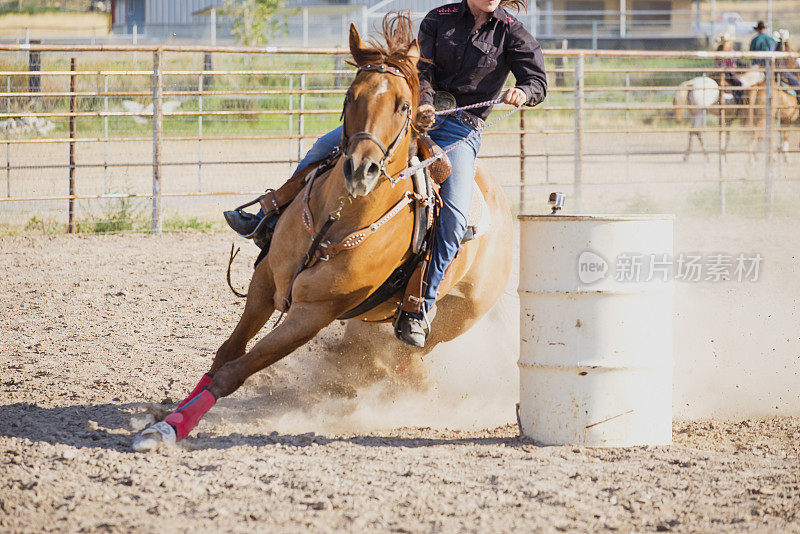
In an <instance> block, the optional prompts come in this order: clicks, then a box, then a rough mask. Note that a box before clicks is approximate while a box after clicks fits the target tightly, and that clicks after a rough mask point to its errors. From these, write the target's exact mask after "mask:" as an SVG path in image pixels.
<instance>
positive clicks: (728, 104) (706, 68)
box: [0, 45, 800, 233]
mask: <svg viewBox="0 0 800 534" xmlns="http://www.w3.org/2000/svg"><path fill="white" fill-rule="evenodd" d="M348 55H349V54H348V52H347V51H346V50H344V49H324V48H275V47H266V48H252V47H204V46H136V47H133V46H122V45H97V46H91V45H82V46H57V45H0V150H3V149H5V150H3V151H4V152H5V164H4V165H3V167H4V169H2V168H0V175H2V174H4V175H5V176H4V180H0V183H2V182H4V184H3V185H4V186H5V187H2V186H0V225H2V226H4V227H6V228H10V229H11V230H12V231H14V230H15V229H28V230H31V229H43V230H47V231H51V230H52V231H62V230H64V229H66V230H67V231H69V232H82V231H126V230H140V231H144V230H150V231H152V232H154V233H158V232H160V231H162V229H164V228H167V229H170V228H182V227H187V225H188V227H205V226H206V225H207V224H210V223H207V222H206V221H211V220H214V221H219V220H221V219H220V217H219V215H218V214H219V212H220V211H221V210H222V209H227V208H230V207H231V206H233V205H236V204H237V203H239V202H240V201H241V200H242V199H245V198H248V197H250V196H253V195H257V194H260V192H262V191H263V190H264V188H266V187H275V186H277V185H279V184H280V183H282V182H283V180H284V179H285V178H286V177H288V176H289V175H290V174H291V172H292V169H293V167H294V165H296V164H297V162H298V161H299V159H300V158H301V157H302V156H303V154H304V153H305V151H306V150H307V149H308V148H309V147H310V144H311V143H312V142H313V140H314V139H315V138H316V137H317V136H318V135H319V134H321V133H324V132H325V131H328V130H330V129H331V128H333V127H335V126H336V125H337V124H338V118H339V114H340V113H341V104H342V98H343V95H344V93H345V91H346V88H347V87H348V85H349V83H350V81H351V80H352V77H353V74H354V72H355V71H354V69H353V68H352V67H351V66H349V65H348V64H347V63H346V59H347V58H348ZM797 57H798V55H797V54H791V53H788V54H787V53H744V52H728V53H712V52H655V51H602V50H546V51H545V58H546V62H547V71H548V77H549V84H550V87H549V91H548V97H547V99H546V101H545V102H544V103H542V104H541V105H540V106H537V107H536V108H532V109H531V108H528V109H524V110H522V111H521V112H519V113H518V114H516V115H514V116H512V117H511V118H509V119H507V120H505V121H504V122H502V123H500V124H499V125H498V126H497V127H496V128H494V129H492V130H488V131H486V132H484V135H483V149H482V152H481V159H482V160H483V161H484V163H485V164H488V165H489V166H490V168H491V170H492V171H493V173H494V174H495V176H496V177H497V178H498V179H499V180H500V182H501V184H502V185H503V187H504V188H505V191H506V193H507V196H508V197H509V199H510V200H511V201H512V204H513V205H514V206H515V209H516V210H519V211H532V210H533V211H537V210H538V211H543V210H544V202H543V199H544V198H546V193H547V192H549V191H550V190H553V189H565V190H566V192H567V193H568V194H570V195H571V199H572V209H573V210H575V211H577V210H582V211H587V210H596V211H605V212H609V211H654V210H663V209H666V210H669V211H678V212H680V211H682V210H687V211H692V212H696V213H701V214H712V213H714V214H716V213H722V214H724V213H726V212H728V211H734V212H735V211H737V210H738V211H745V212H748V213H756V214H766V215H771V214H773V213H776V212H777V213H778V214H791V213H793V206H794V204H795V203H796V202H795V200H797V199H800V196H799V195H798V190H800V188H798V187H797V183H798V182H800V175H799V174H798V172H797V171H796V170H795V168H794V167H793V166H792V165H791V163H790V161H789V158H790V157H791V156H793V155H796V154H797V153H798V152H799V151H800V150H798V145H797V142H796V141H794V143H792V142H789V141H790V140H792V138H791V137H789V138H788V139H787V137H788V136H790V135H791V134H794V133H795V132H796V130H797V126H796V121H797V109H796V104H797V102H796V100H794V97H786V96H785V95H786V94H788V93H786V92H784V91H773V89H777V87H773V85H775V84H777V83H778V82H777V81H776V80H777V79H778V76H781V75H784V76H785V75H786V74H794V75H795V76H798V77H800V76H799V73H800V68H798V59H797ZM718 58H719V59H723V58H734V59H736V60H738V61H740V62H741V65H740V66H738V67H736V68H726V67H721V66H715V59H718ZM728 71H734V72H736V73H738V74H743V73H745V72H748V71H757V72H759V73H763V75H764V76H765V79H764V82H763V83H762V84H761V85H760V86H759V87H758V88H755V89H753V90H748V91H746V92H744V93H742V99H741V100H739V99H734V96H738V95H734V93H733V90H734V89H735V88H733V87H724V89H725V92H723V93H722V95H723V102H722V103H720V102H719V101H718V97H719V95H720V93H719V91H718V90H717V89H714V84H716V83H717V82H720V83H724V82H723V80H724V79H725V73H726V72H728ZM750 74H751V75H752V72H751V73H750ZM694 78H700V79H701V80H702V82H701V83H703V84H705V85H703V86H702V87H704V88H705V89H702V90H700V91H699V92H697V91H696V92H695V94H694V96H695V97H697V95H698V94H699V99H698V100H707V102H705V103H702V102H698V101H682V100H681V99H680V98H676V92H677V93H680V92H681V89H682V86H681V84H682V83H683V82H685V81H687V80H690V79H694ZM710 80H716V81H713V82H712V81H710ZM512 81H513V78H512ZM509 83H511V82H509ZM698 104H702V105H698ZM499 107H500V108H502V107H503V106H499ZM767 117H772V120H766V118H767ZM792 121H795V122H792ZM709 137H712V138H713V139H709ZM795 137H796V136H795ZM729 138H730V139H729ZM693 144H697V145H699V147H700V150H699V151H697V150H696V149H694V148H693V146H692V145H693ZM3 145H5V146H3ZM0 165H2V160H0ZM776 194H777V195H778V197H779V201H778V202H777V203H776ZM148 206H149V208H148Z"/></svg>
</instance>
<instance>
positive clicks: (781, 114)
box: [749, 30, 800, 162]
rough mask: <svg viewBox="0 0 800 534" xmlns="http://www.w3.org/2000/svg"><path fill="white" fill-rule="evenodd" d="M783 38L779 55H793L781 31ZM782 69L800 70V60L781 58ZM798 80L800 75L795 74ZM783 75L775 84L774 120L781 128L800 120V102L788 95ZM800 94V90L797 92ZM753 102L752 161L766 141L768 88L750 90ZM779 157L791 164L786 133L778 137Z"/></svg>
mask: <svg viewBox="0 0 800 534" xmlns="http://www.w3.org/2000/svg"><path fill="white" fill-rule="evenodd" d="M776 37H779V38H780V39H779V41H778V46H777V47H776V49H775V50H776V51H778V52H791V51H792V49H791V47H790V46H789V42H788V37H789V36H788V32H785V30H784V31H781V32H778V33H777V34H776ZM776 67H777V68H778V69H792V70H795V71H796V70H797V69H799V68H800V58H781V59H779V60H778V61H777V62H776ZM794 74H795V76H797V72H795V73H794ZM779 79H780V74H778V75H776V77H775V80H773V83H772V91H771V92H772V104H771V105H772V117H771V119H772V120H774V119H778V122H779V123H780V124H781V125H784V126H786V125H789V124H791V123H793V122H797V121H798V119H800V105H798V102H797V98H796V97H795V96H794V95H792V94H791V93H789V92H787V91H786V89H785V87H782V86H781V84H780V81H779ZM795 90H796V91H800V87H798V88H796V89H795ZM749 100H750V102H751V103H752V106H751V108H750V112H749V121H750V123H751V124H752V125H753V135H752V137H751V138H750V158H751V159H752V158H753V155H754V154H756V148H757V146H758V145H759V144H760V143H762V142H763V140H764V130H765V126H766V122H767V117H766V115H767V114H766V105H767V90H766V84H764V83H762V84H759V86H757V87H753V88H751V90H750V97H749ZM778 153H779V154H783V158H784V160H785V161H787V162H788V161H789V159H790V158H789V131H788V130H782V131H781V132H780V135H779V137H778Z"/></svg>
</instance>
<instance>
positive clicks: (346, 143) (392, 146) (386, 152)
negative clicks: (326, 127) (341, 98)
mask: <svg viewBox="0 0 800 534" xmlns="http://www.w3.org/2000/svg"><path fill="white" fill-rule="evenodd" d="M362 71H371V72H378V73H381V74H391V75H392V76H397V77H399V78H402V79H403V80H406V83H408V79H407V78H406V75H405V74H403V72H402V71H401V70H400V69H399V68H397V67H395V66H394V65H391V64H389V63H367V64H365V65H362V66H360V67H358V70H357V71H356V76H358V73H360V72H362ZM347 104H348V101H347V99H345V102H344V104H343V105H342V117H341V119H342V144H341V147H342V153H343V154H344V155H345V156H347V155H348V154H347V150H348V148H350V143H351V142H352V141H354V140H358V139H367V140H369V141H372V142H373V143H375V145H377V147H378V148H379V149H380V150H381V153H382V154H383V157H382V158H381V161H380V163H379V164H378V166H379V168H380V173H381V174H380V175H381V176H388V175H387V174H386V163H387V162H388V161H389V160H390V159H391V158H392V156H394V153H395V151H396V150H397V146H398V145H399V144H400V140H401V139H403V137H405V135H406V133H407V132H408V128H409V126H410V125H411V115H412V110H413V104H412V105H410V106H409V107H408V110H406V120H405V123H404V124H403V128H402V129H401V130H400V131H399V132H398V133H397V135H396V136H395V138H394V140H392V142H391V143H389V146H388V147H387V146H386V145H384V144H383V141H381V140H380V139H378V138H377V137H376V136H375V135H374V134H372V133H370V132H366V131H365V132H357V133H354V134H353V135H350V136H348V135H347V133H346V132H347V124H346V122H345V120H346V119H345V115H346V111H347Z"/></svg>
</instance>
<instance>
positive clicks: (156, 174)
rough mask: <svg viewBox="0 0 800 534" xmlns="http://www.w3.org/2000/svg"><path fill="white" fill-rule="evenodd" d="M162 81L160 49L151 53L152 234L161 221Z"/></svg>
mask: <svg viewBox="0 0 800 534" xmlns="http://www.w3.org/2000/svg"><path fill="white" fill-rule="evenodd" d="M163 84H164V80H163V79H162V74H161V49H160V48H159V49H158V50H156V51H155V52H153V227H152V231H153V233H154V234H160V233H161V229H162V221H161V130H162V120H163V117H162V105H163V102H162V96H161V94H162V89H163Z"/></svg>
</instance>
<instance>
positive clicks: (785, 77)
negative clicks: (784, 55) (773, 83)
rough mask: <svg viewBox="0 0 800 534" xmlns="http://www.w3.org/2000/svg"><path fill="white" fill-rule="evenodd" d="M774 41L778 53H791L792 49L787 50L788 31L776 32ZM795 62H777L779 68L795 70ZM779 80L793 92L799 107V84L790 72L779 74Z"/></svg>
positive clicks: (785, 60)
mask: <svg viewBox="0 0 800 534" xmlns="http://www.w3.org/2000/svg"><path fill="white" fill-rule="evenodd" d="M774 35H775V40H776V41H777V44H776V45H775V50H777V51H778V52H791V51H792V49H791V48H789V30H778V31H776V32H775V34H774ZM797 64H798V63H797V60H795V59H783V60H781V61H779V63H778V67H779V68H784V69H785V68H789V69H793V68H797ZM780 79H781V81H783V83H785V84H786V85H788V86H789V87H791V88H792V89H793V90H794V96H795V98H796V99H797V105H798V106H800V82H798V81H797V77H795V75H794V74H792V73H791V72H783V71H782V72H781V73H780Z"/></svg>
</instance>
